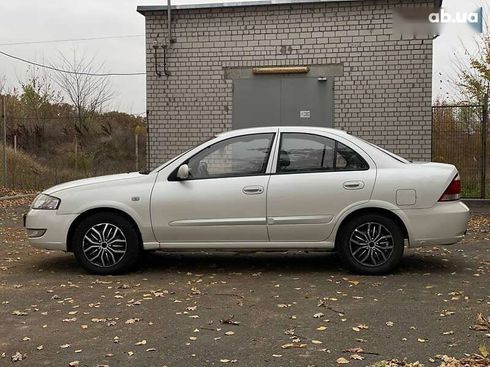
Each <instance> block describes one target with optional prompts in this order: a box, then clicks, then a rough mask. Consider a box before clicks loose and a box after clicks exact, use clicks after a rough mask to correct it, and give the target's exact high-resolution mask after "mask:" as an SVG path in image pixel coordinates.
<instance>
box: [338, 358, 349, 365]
mask: <svg viewBox="0 0 490 367" xmlns="http://www.w3.org/2000/svg"><path fill="white" fill-rule="evenodd" d="M337 363H338V364H348V363H349V361H348V360H347V359H345V358H344V357H340V358H337Z"/></svg>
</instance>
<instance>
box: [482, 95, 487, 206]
mask: <svg viewBox="0 0 490 367" xmlns="http://www.w3.org/2000/svg"><path fill="white" fill-rule="evenodd" d="M482 122H483V126H482V153H483V154H482V158H483V159H482V177H481V198H482V199H485V198H486V191H487V190H486V189H487V164H488V158H487V153H488V151H487V139H488V93H485V96H484V99H483V119H482Z"/></svg>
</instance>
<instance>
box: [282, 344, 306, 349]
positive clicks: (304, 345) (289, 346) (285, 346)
mask: <svg viewBox="0 0 490 367" xmlns="http://www.w3.org/2000/svg"><path fill="white" fill-rule="evenodd" d="M306 347H307V345H306V344H301V343H287V344H284V345H281V348H282V349H292V348H306Z"/></svg>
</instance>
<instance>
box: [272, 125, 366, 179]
mask: <svg viewBox="0 0 490 367" xmlns="http://www.w3.org/2000/svg"><path fill="white" fill-rule="evenodd" d="M288 134H290V135H311V136H314V137H317V138H324V139H330V140H332V141H333V142H334V161H333V163H334V168H333V169H329V170H327V169H325V170H318V169H314V170H304V171H289V172H287V171H285V172H282V171H279V158H280V155H281V150H282V144H283V139H284V136H285V135H288ZM339 143H340V144H342V145H344V146H346V147H347V148H349V149H351V150H352V151H353V152H354V153H355V154H357V156H358V157H359V158H360V159H361V160H362V162H363V163H364V164H365V166H366V167H365V168H360V169H337V147H338V145H339ZM370 168H371V166H370V165H369V163H368V162H367V161H366V159H365V158H364V157H363V156H362V155H361V154H359V152H357V150H355V149H353V148H352V147H350V146H349V145H347V144H345V143H343V142H339V141H338V140H337V139H335V138H332V137H329V136H325V135H319V134H313V133H307V132H301V131H287V132H281V133H280V136H279V144H278V149H277V154H276V157H275V169H274V172H273V173H272V174H274V175H291V174H297V175H299V174H305V173H306V174H310V173H332V172H358V171H368V170H369V169H370Z"/></svg>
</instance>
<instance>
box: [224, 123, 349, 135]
mask: <svg viewBox="0 0 490 367" xmlns="http://www.w3.org/2000/svg"><path fill="white" fill-rule="evenodd" d="M276 131H297V132H304V133H308V132H318V131H322V132H327V133H332V134H342V135H348V134H349V133H348V132H347V131H345V130H340V129H333V128H327V127H320V126H264V127H253V128H248V129H237V130H231V131H226V132H222V133H219V134H217V135H216V136H217V137H226V136H237V135H245V134H260V133H267V132H276Z"/></svg>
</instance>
